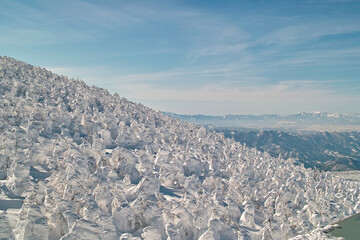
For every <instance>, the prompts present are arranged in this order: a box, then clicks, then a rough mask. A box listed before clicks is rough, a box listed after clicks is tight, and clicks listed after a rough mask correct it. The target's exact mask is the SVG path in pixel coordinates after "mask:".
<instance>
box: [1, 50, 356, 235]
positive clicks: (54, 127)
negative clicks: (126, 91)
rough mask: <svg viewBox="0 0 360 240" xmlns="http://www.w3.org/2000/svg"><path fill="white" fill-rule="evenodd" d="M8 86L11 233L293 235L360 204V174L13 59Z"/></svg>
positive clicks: (4, 222) (5, 230) (6, 74)
mask: <svg viewBox="0 0 360 240" xmlns="http://www.w3.org/2000/svg"><path fill="white" fill-rule="evenodd" d="M0 94H1V96H0V109H1V110H0V238H5V239H119V238H120V239H139V238H141V239H146V240H149V239H202V240H205V239H271V238H272V239H288V238H290V237H292V236H295V235H298V234H305V233H308V232H309V231H311V230H313V229H315V228H318V227H323V226H325V225H327V224H329V223H334V222H336V221H338V220H340V219H342V218H344V217H347V216H350V215H352V214H355V213H356V212H360V199H359V190H358V189H359V187H360V186H359V183H358V182H357V181H348V180H342V179H340V178H337V177H333V176H330V175H329V174H327V173H324V172H318V171H313V170H310V169H305V168H304V167H302V166H294V165H293V163H292V162H290V161H283V160H282V159H275V158H272V157H270V156H269V155H268V154H266V153H261V152H259V151H257V150H255V149H250V148H247V147H245V146H243V145H241V144H239V143H237V142H234V141H233V140H231V139H226V138H224V137H223V135H220V134H216V133H210V132H208V131H206V130H205V128H203V127H197V126H195V125H192V124H190V123H185V122H181V121H180V120H176V119H173V118H170V117H167V116H164V115H163V114H161V113H160V112H156V111H153V110H151V109H149V108H146V107H144V106H142V105H141V104H135V103H132V102H129V101H127V100H126V99H123V98H120V97H119V96H118V95H116V94H115V95H111V94H109V93H108V92H107V91H106V90H104V89H100V88H97V87H89V86H87V85H86V84H85V83H84V82H82V81H75V80H70V79H67V78H66V77H63V76H58V75H55V74H52V73H51V72H49V71H47V70H45V69H41V68H38V67H34V66H31V65H28V64H26V63H23V62H20V61H16V60H14V59H12V58H8V57H1V58H0Z"/></svg>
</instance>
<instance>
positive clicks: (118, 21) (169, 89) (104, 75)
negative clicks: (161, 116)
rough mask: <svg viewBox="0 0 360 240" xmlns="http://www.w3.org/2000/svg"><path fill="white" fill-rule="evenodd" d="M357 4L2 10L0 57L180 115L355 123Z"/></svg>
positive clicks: (87, 4) (359, 58)
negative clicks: (314, 117)
mask: <svg viewBox="0 0 360 240" xmlns="http://www.w3.org/2000/svg"><path fill="white" fill-rule="evenodd" d="M359 12H360V1H358V0H354V1H351V0H348V1H347V0H304V1H295V0H290V1H285V0H279V1H250V0H248V1H236V0H232V1H228V0H225V1H203V0H201V1H187V0H185V1H165V0H151V1H115V0H105V1H88V0H65V1H45V0H37V1H35V0H30V1H25V0H22V1H20V0H15V1H12V0H2V1H1V3H0V29H1V31H2V33H3V34H1V35H0V55H2V56H4V55H5V56H10V57H13V58H16V59H18V60H22V61H26V62H28V63H30V64H34V65H38V66H41V67H46V68H47V69H50V70H51V71H53V72H54V73H59V74H64V75H67V76H69V77H72V78H79V79H82V80H84V81H85V82H86V83H88V84H93V85H96V86H100V87H103V88H106V89H108V90H109V91H110V92H118V93H119V95H120V96H122V97H126V98H128V99H129V100H132V101H136V102H141V103H142V104H144V105H146V106H149V107H152V108H154V109H158V110H161V111H167V112H174V113H179V114H207V115H223V114H267V113H279V114H291V113H298V112H313V111H322V112H339V113H360V109H359V107H358V106H360V79H359V78H360V15H359Z"/></svg>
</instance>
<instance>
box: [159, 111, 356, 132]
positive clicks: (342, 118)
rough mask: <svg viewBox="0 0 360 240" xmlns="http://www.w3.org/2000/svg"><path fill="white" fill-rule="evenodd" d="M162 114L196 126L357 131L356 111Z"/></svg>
mask: <svg viewBox="0 0 360 240" xmlns="http://www.w3.org/2000/svg"><path fill="white" fill-rule="evenodd" d="M165 114H166V115H169V116H172V117H175V118H178V119H180V120H184V121H189V122H192V123H195V124H198V125H211V126H215V127H231V128H250V129H262V130H284V131H360V114H340V113H326V112H311V113H305V112H303V113H298V114H290V115H279V114H264V115H224V116H206V115H180V114H174V113H165Z"/></svg>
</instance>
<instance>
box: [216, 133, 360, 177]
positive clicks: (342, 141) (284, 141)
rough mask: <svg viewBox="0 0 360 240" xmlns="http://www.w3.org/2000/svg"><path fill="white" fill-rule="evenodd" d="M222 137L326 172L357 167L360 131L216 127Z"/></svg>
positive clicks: (358, 163)
mask: <svg viewBox="0 0 360 240" xmlns="http://www.w3.org/2000/svg"><path fill="white" fill-rule="evenodd" d="M215 130H216V131H217V132H222V133H224V135H225V137H227V138H233V139H234V140H236V141H238V142H240V143H242V144H244V143H245V144H246V146H249V147H256V148H257V149H259V150H261V151H265V152H268V153H269V154H270V155H271V156H273V157H279V156H280V155H281V156H282V157H283V158H284V159H289V158H292V159H294V160H296V161H298V162H301V163H303V164H304V165H305V167H312V168H314V167H316V168H319V169H322V170H326V171H338V170H341V171H344V170H360V133H359V132H306V133H301V132H297V133H294V132H284V131H273V130H268V131H266V130H244V129H241V130H238V129H231V128H215Z"/></svg>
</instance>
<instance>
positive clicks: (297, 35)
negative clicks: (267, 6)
mask: <svg viewBox="0 0 360 240" xmlns="http://www.w3.org/2000/svg"><path fill="white" fill-rule="evenodd" d="M356 32H360V22H347V21H344V22H342V23H339V22H334V21H330V22H328V21H327V22H316V23H311V22H308V23H307V24H299V25H295V26H288V27H283V28H280V29H277V30H275V31H273V32H271V33H269V34H267V35H265V36H263V37H261V38H259V39H258V40H256V41H254V43H253V45H293V44H300V43H302V42H305V41H309V40H316V39H320V38H322V37H326V36H332V35H341V34H349V33H356Z"/></svg>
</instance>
